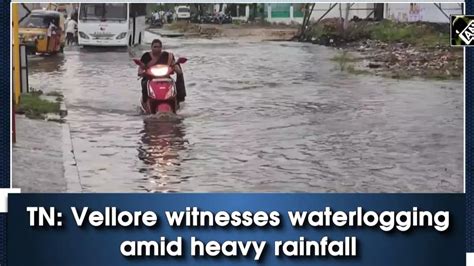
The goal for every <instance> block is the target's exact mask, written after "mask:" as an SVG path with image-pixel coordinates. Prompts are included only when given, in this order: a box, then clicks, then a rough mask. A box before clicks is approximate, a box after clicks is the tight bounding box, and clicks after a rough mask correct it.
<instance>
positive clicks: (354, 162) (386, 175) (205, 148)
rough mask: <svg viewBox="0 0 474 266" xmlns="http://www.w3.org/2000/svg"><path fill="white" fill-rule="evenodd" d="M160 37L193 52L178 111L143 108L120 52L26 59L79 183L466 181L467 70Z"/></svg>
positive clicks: (407, 187) (215, 187) (283, 46)
mask: <svg viewBox="0 0 474 266" xmlns="http://www.w3.org/2000/svg"><path fill="white" fill-rule="evenodd" d="M162 40H163V42H164V46H165V49H168V50H170V51H172V52H174V53H175V54H176V55H178V56H179V55H182V56H186V57H187V58H188V59H189V61H188V62H187V63H186V64H185V65H184V66H183V68H184V71H185V79H186V84H187V94H188V97H187V98H186V103H185V106H184V108H183V110H181V111H180V113H179V119H178V120H176V121H159V120H157V119H153V118H147V117H143V116H140V115H138V113H137V107H138V100H139V96H140V85H139V81H138V80H137V78H136V67H135V65H134V64H133V62H132V61H131V56H130V55H129V53H128V52H126V51H110V52H106V51H103V50H100V51H98V52H97V51H84V50H79V49H71V50H68V51H66V52H65V55H64V57H58V58H55V59H53V58H48V59H44V60H38V61H37V62H36V61H31V62H30V69H29V71H30V86H32V87H34V88H37V89H41V90H43V91H46V92H47V91H56V90H57V91H63V93H64V95H65V98H66V104H67V107H68V111H69V114H68V116H67V121H68V123H69V126H70V129H71V138H72V143H73V146H74V151H75V158H76V160H77V167H78V169H79V174H80V178H81V183H82V185H83V191H84V192H140V191H142V192H170V191H183V192H190V191H196V192H209V191H213V192H216V191H238V192H249V191H251V192H262V191H272V192H296V191H307V192H462V191H463V83H462V81H461V80H459V81H444V82H438V81H421V80H420V81H397V80H391V79H383V78H379V77H371V76H355V75H351V74H346V73H343V72H340V71H338V70H335V69H334V68H335V67H337V65H336V64H335V63H334V62H332V61H330V59H331V58H332V57H333V56H334V55H335V54H336V51H335V50H333V49H330V48H327V47H320V46H316V45H311V44H301V43H283V42H266V43H250V42H246V43H239V42H232V41H227V42H225V41H216V40H197V39H187V40H179V39H162ZM136 53H137V56H138V55H141V51H136Z"/></svg>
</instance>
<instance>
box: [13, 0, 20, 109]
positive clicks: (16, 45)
mask: <svg viewBox="0 0 474 266" xmlns="http://www.w3.org/2000/svg"><path fill="white" fill-rule="evenodd" d="M12 6H13V10H12V11H13V14H12V15H13V16H12V19H13V67H14V68H15V71H14V72H13V84H14V88H13V89H14V90H13V91H14V95H15V104H18V102H19V100H20V86H21V84H20V82H21V81H20V71H21V69H20V38H19V36H18V23H19V20H20V19H19V17H18V4H17V3H13V4H12Z"/></svg>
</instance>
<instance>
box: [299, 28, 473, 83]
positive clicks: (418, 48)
mask: <svg viewBox="0 0 474 266" xmlns="http://www.w3.org/2000/svg"><path fill="white" fill-rule="evenodd" d="M303 41H306V42H311V43H314V44H320V45H326V46H333V47H337V48H342V53H341V54H340V55H339V56H337V57H336V58H334V60H335V61H337V62H339V64H340V66H341V69H344V70H348V71H349V72H353V73H355V74H364V73H373V74H376V75H382V76H386V77H392V78H400V79H406V78H413V77H420V78H426V79H460V78H461V77H462V75H463V71H464V70H463V67H464V62H463V56H464V52H463V49H462V48H456V47H450V45H449V24H432V23H396V22H389V21H382V22H370V21H359V22H351V23H350V24H349V27H348V28H347V30H346V31H345V32H343V31H342V29H341V23H340V21H339V20H338V19H329V20H326V21H321V23H319V24H318V25H312V27H311V28H310V30H309V31H308V33H307V34H306V35H305V36H304V39H303Z"/></svg>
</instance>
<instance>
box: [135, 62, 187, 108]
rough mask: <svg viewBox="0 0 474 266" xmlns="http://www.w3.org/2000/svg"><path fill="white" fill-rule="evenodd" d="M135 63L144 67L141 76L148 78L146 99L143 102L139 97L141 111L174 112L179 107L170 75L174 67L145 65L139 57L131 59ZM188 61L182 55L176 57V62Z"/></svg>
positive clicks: (174, 85) (173, 82)
mask: <svg viewBox="0 0 474 266" xmlns="http://www.w3.org/2000/svg"><path fill="white" fill-rule="evenodd" d="M133 61H134V62H135V64H137V65H138V66H139V67H141V68H142V69H144V70H145V71H144V72H143V76H144V77H146V78H147V79H148V82H147V90H148V100H147V102H143V99H142V97H140V103H141V109H142V111H143V113H145V114H147V115H149V114H157V113H175V114H176V112H177V111H178V109H179V103H178V99H177V97H176V96H177V92H176V84H175V80H174V79H173V78H172V77H171V75H173V74H174V68H173V67H172V66H168V65H154V66H151V67H148V68H147V67H146V66H145V65H144V64H143V62H142V61H140V60H139V59H133ZM186 61H188V60H187V59H186V58H184V57H180V58H178V60H177V61H176V64H184V63H185V62H186Z"/></svg>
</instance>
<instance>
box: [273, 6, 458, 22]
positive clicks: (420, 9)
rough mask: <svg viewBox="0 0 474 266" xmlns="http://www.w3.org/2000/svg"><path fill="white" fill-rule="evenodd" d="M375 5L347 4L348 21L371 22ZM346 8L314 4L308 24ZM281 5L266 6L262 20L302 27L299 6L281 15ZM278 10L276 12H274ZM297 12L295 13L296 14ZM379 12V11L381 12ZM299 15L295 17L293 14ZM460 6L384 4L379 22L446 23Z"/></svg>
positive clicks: (338, 13)
mask: <svg viewBox="0 0 474 266" xmlns="http://www.w3.org/2000/svg"><path fill="white" fill-rule="evenodd" d="M375 5H376V4H375V3H357V4H351V7H350V11H349V19H352V18H353V17H354V16H357V17H359V18H361V19H365V18H367V17H369V18H374V14H375V12H376V11H375ZM347 6H348V5H347V4H346V3H343V4H335V3H332V4H331V3H316V5H315V7H314V9H313V13H312V15H311V20H312V21H318V20H319V19H320V18H321V17H323V16H324V18H338V17H340V16H341V14H342V17H345V15H346V8H347ZM282 7H283V4H266V5H265V16H266V20H267V21H269V22H276V23H278V22H283V23H291V22H296V23H302V21H303V17H302V15H301V11H300V10H299V9H300V8H299V6H298V7H297V6H296V4H293V5H290V4H288V5H287V7H283V9H288V10H287V12H282ZM276 9H278V10H277V11H275V10H276ZM297 9H298V10H297ZM381 11H382V10H381ZM297 12H298V13H299V15H296V13H297ZM463 13H464V12H463V6H462V5H461V3H441V4H434V3H416V4H410V3H393V4H392V3H386V4H383V18H385V19H390V20H396V21H404V22H410V21H426V22H437V23H443V22H446V23H449V16H450V15H454V14H456V15H457V14H463Z"/></svg>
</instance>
